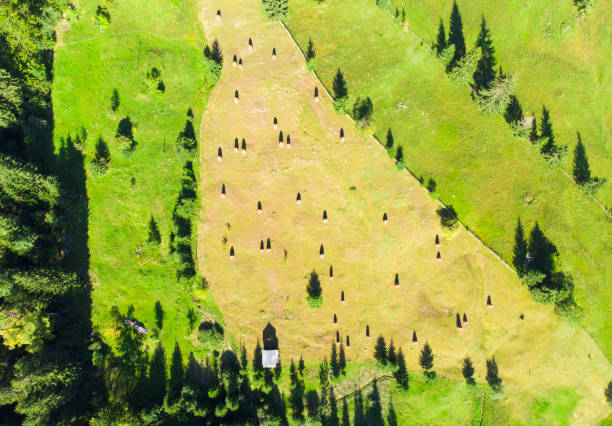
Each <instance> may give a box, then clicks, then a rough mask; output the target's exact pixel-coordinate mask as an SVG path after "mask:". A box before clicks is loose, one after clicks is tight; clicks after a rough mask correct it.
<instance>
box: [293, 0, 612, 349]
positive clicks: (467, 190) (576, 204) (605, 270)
mask: <svg viewBox="0 0 612 426" xmlns="http://www.w3.org/2000/svg"><path fill="white" fill-rule="evenodd" d="M373 25H374V26H375V28H376V30H374V31H373V30H372V28H373V27H372V26H373ZM289 27H290V29H291V30H292V32H293V33H294V35H295V37H296V38H297V40H298V42H299V43H300V45H301V46H302V47H304V46H306V43H307V41H308V38H309V37H310V36H312V39H313V41H314V45H315V49H316V51H317V59H316V61H317V72H318V73H319V74H320V75H321V77H322V78H323V81H324V82H325V84H326V85H328V87H329V86H331V80H332V76H333V73H334V72H335V70H336V69H337V68H338V67H341V68H342V69H343V70H344V71H345V75H346V76H347V78H348V82H349V91H352V93H353V94H355V95H369V96H370V97H371V98H372V101H373V103H374V119H375V124H374V129H375V130H376V132H377V133H378V134H381V135H383V134H384V132H386V129H387V126H389V125H391V126H392V128H393V133H394V135H395V139H396V141H399V142H401V143H402V144H403V146H404V149H405V151H404V152H405V154H406V158H407V160H406V162H407V165H408V167H409V168H410V169H411V170H412V171H413V172H414V173H415V174H417V175H422V176H424V177H425V178H426V179H427V178H428V177H430V176H433V177H434V178H435V179H436V181H437V183H438V190H437V191H438V192H439V194H440V197H441V199H442V200H443V201H444V202H445V203H447V204H452V205H453V206H455V208H456V209H457V211H458V212H459V215H460V217H461V218H462V220H463V221H464V223H466V224H467V225H468V226H469V227H470V228H471V229H472V230H474V232H476V233H477V234H478V235H479V236H480V237H481V238H482V239H483V240H484V241H485V242H486V243H487V244H489V245H490V246H491V247H493V248H494V249H495V250H496V251H498V252H499V253H500V254H501V255H502V257H504V258H505V259H506V260H507V261H509V260H510V259H511V253H512V244H513V234H514V226H515V224H516V218H517V217H518V216H520V217H521V218H522V220H523V223H524V224H528V226H529V227H531V225H533V223H534V222H535V220H538V221H539V222H540V224H541V225H542V226H543V229H544V232H545V233H546V234H547V235H548V236H549V237H550V238H551V239H552V241H553V242H554V243H555V244H556V245H557V247H558V249H559V251H560V253H561V263H562V268H563V270H565V271H567V272H569V273H570V274H572V275H573V276H574V279H575V284H576V297H577V299H578V302H579V303H580V304H581V305H582V306H583V307H584V308H585V311H586V317H585V327H586V329H587V330H588V332H589V333H590V334H591V335H592V336H593V337H594V338H595V340H596V341H597V343H598V344H599V345H600V347H601V348H602V350H603V351H604V352H605V353H606V355H607V356H608V358H610V357H612V317H611V316H610V315H609V311H610V301H611V300H612V288H611V287H610V286H608V285H606V284H605V283H609V282H610V280H611V279H612V259H611V257H612V256H611V253H612V247H611V245H610V242H611V241H612V226H611V225H610V221H609V219H608V218H607V216H606V215H605V214H604V213H603V212H602V211H601V210H600V209H599V207H597V206H596V205H595V204H594V203H593V202H592V201H590V200H588V199H587V198H586V197H585V196H584V194H582V192H580V191H579V190H578V189H577V188H576V187H575V186H574V185H572V184H570V183H569V181H568V180H567V179H566V178H565V177H564V176H563V175H562V174H561V173H560V172H559V171H558V170H554V169H550V168H548V167H547V166H546V165H545V164H544V162H543V161H542V160H541V158H540V156H539V154H538V152H537V150H536V149H535V148H533V147H531V146H530V145H529V144H527V143H524V142H523V141H521V140H519V139H516V138H514V137H513V136H512V135H511V133H510V131H509V129H508V126H507V125H506V124H505V123H504V122H503V120H502V119H501V118H499V117H488V116H485V115H483V114H482V113H480V112H478V111H477V109H476V106H475V105H474V104H473V102H472V101H471V100H470V98H469V94H468V93H467V91H466V90H465V88H457V87H454V86H453V85H452V83H451V82H450V81H449V80H448V78H447V76H446V75H445V74H444V72H443V69H442V67H441V66H440V64H438V63H437V62H436V61H435V60H434V59H433V57H432V56H431V55H430V53H429V52H428V51H427V50H426V49H424V48H423V47H421V46H420V45H419V43H418V42H417V41H416V39H415V38H414V37H413V36H411V35H410V34H408V33H404V32H402V31H401V30H400V28H399V27H397V26H395V25H394V24H393V21H392V19H391V17H390V16H389V15H388V13H386V12H385V11H383V10H381V9H378V8H377V7H376V6H375V5H374V4H373V3H371V2H365V1H357V3H355V2H350V6H349V3H348V2H346V1H344V0H340V1H334V2H324V3H322V4H318V3H316V2H312V1H309V0H295V1H293V2H292V9H291V18H290V20H289Z"/></svg>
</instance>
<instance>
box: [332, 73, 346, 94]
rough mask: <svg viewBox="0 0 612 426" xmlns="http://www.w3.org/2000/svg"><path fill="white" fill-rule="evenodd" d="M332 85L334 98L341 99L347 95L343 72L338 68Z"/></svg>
mask: <svg viewBox="0 0 612 426" xmlns="http://www.w3.org/2000/svg"><path fill="white" fill-rule="evenodd" d="M332 87H333V89H334V99H336V100H338V99H343V98H345V97H346V96H347V95H348V89H347V88H346V81H345V80H344V74H342V71H340V68H338V71H337V72H336V75H335V76H334V81H333V83H332Z"/></svg>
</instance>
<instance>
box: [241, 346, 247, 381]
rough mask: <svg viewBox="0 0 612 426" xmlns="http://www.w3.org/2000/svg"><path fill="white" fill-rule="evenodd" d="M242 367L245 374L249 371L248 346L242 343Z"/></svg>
mask: <svg viewBox="0 0 612 426" xmlns="http://www.w3.org/2000/svg"><path fill="white" fill-rule="evenodd" d="M240 368H241V369H242V370H243V371H244V373H245V374H246V372H247V369H248V368H249V360H248V358H247V350H246V346H244V345H242V347H241V348H240Z"/></svg>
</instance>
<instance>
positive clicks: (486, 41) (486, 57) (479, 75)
mask: <svg viewBox="0 0 612 426" xmlns="http://www.w3.org/2000/svg"><path fill="white" fill-rule="evenodd" d="M476 47H477V48H478V47H479V48H480V51H481V53H482V54H481V56H480V60H479V61H478V64H477V65H476V71H475V72H474V86H475V88H476V90H478V91H479V90H481V89H488V88H490V86H491V82H493V80H495V65H496V61H495V56H494V55H495V48H494V47H493V41H492V40H491V33H490V32H489V29H488V28H487V22H486V21H485V18H484V16H483V17H482V20H481V22H480V34H478V39H477V40H476Z"/></svg>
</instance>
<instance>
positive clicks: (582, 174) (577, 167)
mask: <svg viewBox="0 0 612 426" xmlns="http://www.w3.org/2000/svg"><path fill="white" fill-rule="evenodd" d="M577 136H578V143H576V148H575V149H574V168H573V169H572V174H573V175H574V180H575V181H576V183H577V184H578V185H583V184H585V183H588V182H589V181H590V180H591V170H590V168H589V160H588V158H587V155H586V151H585V149H584V145H583V144H582V139H581V138H580V133H578V134H577Z"/></svg>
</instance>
